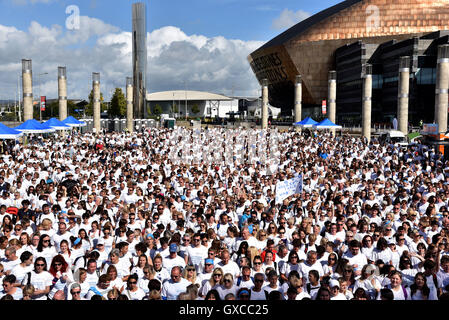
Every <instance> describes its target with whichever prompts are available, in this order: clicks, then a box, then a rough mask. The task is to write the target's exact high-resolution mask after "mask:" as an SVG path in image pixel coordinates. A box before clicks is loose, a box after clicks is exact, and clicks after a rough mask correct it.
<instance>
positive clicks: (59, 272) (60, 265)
mask: <svg viewBox="0 0 449 320" xmlns="http://www.w3.org/2000/svg"><path fill="white" fill-rule="evenodd" d="M49 272H50V274H51V275H52V276H53V285H52V288H51V290H50V292H49V294H48V298H50V299H53V296H54V295H55V293H56V292H57V291H58V290H63V291H64V290H65V288H66V286H67V285H68V284H69V283H72V282H74V279H73V274H72V270H70V267H69V265H68V264H67V262H66V261H65V259H64V258H63V256H61V255H59V254H58V255H56V256H55V257H54V258H53V260H52V261H51V265H50V270H49Z"/></svg>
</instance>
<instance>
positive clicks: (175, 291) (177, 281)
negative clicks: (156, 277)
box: [161, 266, 190, 300]
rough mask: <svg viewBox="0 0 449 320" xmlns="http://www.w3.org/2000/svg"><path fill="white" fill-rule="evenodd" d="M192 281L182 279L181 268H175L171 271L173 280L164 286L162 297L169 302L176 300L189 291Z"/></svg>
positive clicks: (166, 282)
mask: <svg viewBox="0 0 449 320" xmlns="http://www.w3.org/2000/svg"><path fill="white" fill-rule="evenodd" d="M189 285H190V281H188V280H187V279H184V278H183V277H181V267H179V266H174V267H173V268H172V270H171V279H170V280H168V281H165V282H164V284H163V285H162V292H161V294H162V296H163V297H166V298H167V300H176V299H177V298H178V296H179V294H180V293H183V292H185V291H186V290H187V287H188V286H189Z"/></svg>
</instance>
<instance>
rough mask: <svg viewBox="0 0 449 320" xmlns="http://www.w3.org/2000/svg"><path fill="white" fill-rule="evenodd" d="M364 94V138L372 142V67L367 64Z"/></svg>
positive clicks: (364, 75) (365, 67)
mask: <svg viewBox="0 0 449 320" xmlns="http://www.w3.org/2000/svg"><path fill="white" fill-rule="evenodd" d="M364 69H365V71H364V74H363V92H362V94H363V95H362V137H365V138H366V139H367V140H368V142H369V141H371V98H372V92H373V79H372V66H371V65H370V64H365V66H364Z"/></svg>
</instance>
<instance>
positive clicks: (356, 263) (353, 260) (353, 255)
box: [343, 240, 368, 276]
mask: <svg viewBox="0 0 449 320" xmlns="http://www.w3.org/2000/svg"><path fill="white" fill-rule="evenodd" d="M343 258H345V259H348V260H349V264H350V265H352V266H353V268H354V271H355V274H356V276H358V275H360V274H361V272H362V268H363V266H364V265H366V264H367V263H368V259H367V258H366V256H365V255H364V254H363V253H361V252H360V242H358V241H357V240H351V241H350V242H349V250H348V251H347V252H346V253H344V254H343Z"/></svg>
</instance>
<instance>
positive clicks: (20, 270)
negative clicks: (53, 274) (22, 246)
mask: <svg viewBox="0 0 449 320" xmlns="http://www.w3.org/2000/svg"><path fill="white" fill-rule="evenodd" d="M32 270H33V266H32V265H29V266H28V267H22V266H21V265H20V264H18V265H17V266H15V267H14V268H13V269H12V270H11V274H13V275H14V276H15V277H16V282H17V283H22V281H23V278H25V275H26V274H27V273H28V272H31V271H32Z"/></svg>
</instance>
